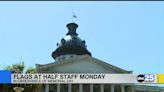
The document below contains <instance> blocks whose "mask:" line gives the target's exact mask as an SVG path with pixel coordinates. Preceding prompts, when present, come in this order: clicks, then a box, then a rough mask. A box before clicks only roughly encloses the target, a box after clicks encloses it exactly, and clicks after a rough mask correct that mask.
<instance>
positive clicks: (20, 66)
mask: <svg viewBox="0 0 164 92" xmlns="http://www.w3.org/2000/svg"><path fill="white" fill-rule="evenodd" d="M4 69H5V70H10V71H12V73H30V74H32V73H36V68H33V67H29V68H27V70H26V71H25V65H24V62H20V63H16V64H12V65H9V66H6V67H5V68H4ZM15 86H18V85H13V84H6V85H3V89H6V90H5V91H7V92H14V91H13V87H15ZM21 86H22V87H23V88H24V89H25V91H24V92H29V90H30V91H31V92H36V91H35V89H36V88H38V87H39V85H36V84H22V85H21ZM26 90H27V91H26Z"/></svg>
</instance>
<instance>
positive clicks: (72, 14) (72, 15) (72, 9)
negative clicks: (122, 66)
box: [72, 9, 73, 22]
mask: <svg viewBox="0 0 164 92" xmlns="http://www.w3.org/2000/svg"><path fill="white" fill-rule="evenodd" d="M72 22H73V9H72Z"/></svg>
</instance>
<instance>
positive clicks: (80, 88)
mask: <svg viewBox="0 0 164 92" xmlns="http://www.w3.org/2000/svg"><path fill="white" fill-rule="evenodd" d="M79 92H83V84H79Z"/></svg>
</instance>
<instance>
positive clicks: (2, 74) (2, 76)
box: [0, 70, 11, 84]
mask: <svg viewBox="0 0 164 92" xmlns="http://www.w3.org/2000/svg"><path fill="white" fill-rule="evenodd" d="M0 84H11V71H9V70H0Z"/></svg>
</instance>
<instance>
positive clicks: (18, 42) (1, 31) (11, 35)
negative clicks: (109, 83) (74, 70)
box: [0, 1, 164, 73]
mask: <svg viewBox="0 0 164 92" xmlns="http://www.w3.org/2000/svg"><path fill="white" fill-rule="evenodd" d="M72 9H74V12H75V13H76V16H77V17H78V18H77V19H75V20H74V21H75V22H76V23H77V24H78V25H79V27H78V29H77V33H78V34H79V37H80V38H81V39H83V40H85V41H86V44H87V48H88V50H89V51H90V52H91V53H92V55H93V57H95V58H97V59H100V60H103V61H105V62H107V63H110V64H113V65H115V66H118V67H120V68H123V69H126V70H132V71H133V72H134V73H164V62H163V61H164V42H163V40H164V2H155V1H154V2H144V1H143V2H129V1H122V2H121V1H117V2H114V1H109V2H100V1H99V2H91V1H87V2H83V1H78V2H73V1H65V2H59V1H56V2H55V1H54V2H46V1H44V2H43V1H42V2H39V1H38V2H26V1H23V2H18V1H17V2H0V69H3V68H4V67H5V66H7V65H11V64H14V63H18V62H20V58H21V57H22V61H24V62H25V64H26V66H27V67H29V66H35V64H46V63H51V62H54V60H53V58H52V57H51V53H52V52H53V51H54V50H55V49H56V47H57V46H56V43H57V42H58V41H60V40H61V38H62V37H64V36H65V34H66V33H67V31H68V30H67V28H66V24H68V23H70V22H72V21H71V20H72V18H71V17H72Z"/></svg>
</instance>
